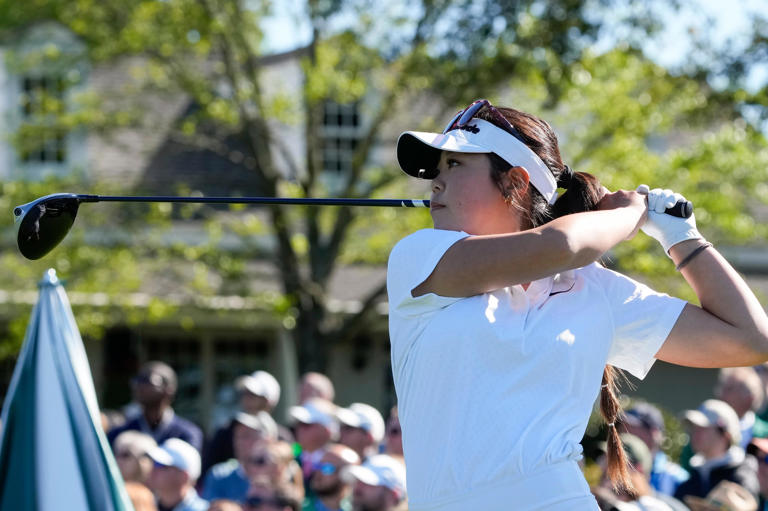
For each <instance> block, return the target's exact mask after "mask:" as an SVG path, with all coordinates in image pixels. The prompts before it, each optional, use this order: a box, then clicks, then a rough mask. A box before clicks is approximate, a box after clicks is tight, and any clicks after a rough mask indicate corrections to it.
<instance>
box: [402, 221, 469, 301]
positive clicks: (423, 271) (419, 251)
mask: <svg viewBox="0 0 768 511" xmlns="http://www.w3.org/2000/svg"><path fill="white" fill-rule="evenodd" d="M467 236H469V235H468V234H467V233H465V232H461V231H446V230H441V229H422V230H420V231H416V232H415V233H413V234H411V235H409V236H407V237H405V238H403V239H402V240H400V241H399V242H398V243H397V245H395V247H394V248H393V249H392V252H391V253H390V255H389V263H388V264H387V293H388V295H389V309H390V313H392V312H395V313H397V314H400V315H402V316H417V315H419V314H424V313H426V312H430V311H434V310H437V309H441V308H443V307H447V306H448V305H450V304H452V303H454V302H456V301H458V300H460V299H461V298H454V297H446V296H439V295H436V294H434V293H428V294H425V295H422V296H419V297H415V298H414V296H413V295H412V294H411V291H413V288H415V287H416V286H418V285H419V284H421V283H422V282H424V281H425V280H426V279H427V277H429V276H430V275H431V274H432V271H433V270H434V269H435V267H436V266H437V263H439V262H440V259H442V257H443V255H444V254H445V252H446V251H447V250H448V249H449V248H450V247H451V246H452V245H453V244H454V243H456V242H457V241H459V240H462V239H464V238H466V237H467Z"/></svg>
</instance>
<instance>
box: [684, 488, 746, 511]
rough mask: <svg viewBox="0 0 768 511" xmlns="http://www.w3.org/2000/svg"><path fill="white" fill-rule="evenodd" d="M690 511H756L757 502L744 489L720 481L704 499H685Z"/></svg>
mask: <svg viewBox="0 0 768 511" xmlns="http://www.w3.org/2000/svg"><path fill="white" fill-rule="evenodd" d="M685 503H686V504H688V506H689V507H690V508H691V511H757V509H758V507H757V501H756V500H755V497H753V496H752V494H751V493H749V492H748V491H747V490H746V489H744V488H743V487H742V486H739V485H738V484H736V483H733V482H731V481H722V482H720V483H719V484H718V485H717V486H715V487H714V488H713V489H712V491H711V492H709V494H707V497H706V498H705V499H702V498H699V497H686V499H685Z"/></svg>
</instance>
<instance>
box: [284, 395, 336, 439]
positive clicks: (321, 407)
mask: <svg viewBox="0 0 768 511" xmlns="http://www.w3.org/2000/svg"><path fill="white" fill-rule="evenodd" d="M288 415H290V417H291V419H293V420H294V421H295V422H302V423H304V424H322V425H323V426H325V427H326V428H327V429H328V430H329V431H330V432H331V433H333V434H335V433H337V432H338V429H339V423H338V419H337V418H336V407H335V405H334V404H333V403H331V402H330V401H326V400H325V399H321V398H312V399H308V400H307V402H306V403H304V404H303V405H299V406H292V407H291V408H289V409H288Z"/></svg>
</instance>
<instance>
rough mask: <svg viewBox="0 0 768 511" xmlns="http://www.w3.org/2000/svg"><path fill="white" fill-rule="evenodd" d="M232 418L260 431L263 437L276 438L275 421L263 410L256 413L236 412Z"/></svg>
mask: <svg viewBox="0 0 768 511" xmlns="http://www.w3.org/2000/svg"><path fill="white" fill-rule="evenodd" d="M234 420H235V422H239V423H240V424H242V425H243V426H246V427H248V428H251V429H255V430H256V431H258V432H260V433H261V435H262V436H263V437H264V438H268V439H269V440H277V433H278V431H277V423H276V422H275V419H273V418H272V416H271V415H270V414H269V413H267V412H265V411H261V412H259V413H256V414H251V413H246V412H237V413H236V414H235V417H234Z"/></svg>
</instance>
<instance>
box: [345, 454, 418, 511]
mask: <svg viewBox="0 0 768 511" xmlns="http://www.w3.org/2000/svg"><path fill="white" fill-rule="evenodd" d="M348 471H349V474H350V475H351V476H352V477H353V478H354V479H355V486H354V491H353V492H352V509H354V510H355V511H373V510H376V511H392V510H394V509H396V508H397V507H398V506H399V505H400V504H401V503H402V502H403V501H404V500H405V496H406V493H405V467H404V466H403V465H402V463H400V462H399V461H397V460H396V459H394V458H392V457H391V456H387V455H386V454H379V455H376V456H371V457H370V458H369V459H368V461H366V462H365V463H363V464H362V465H359V466H351V467H349V469H348Z"/></svg>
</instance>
